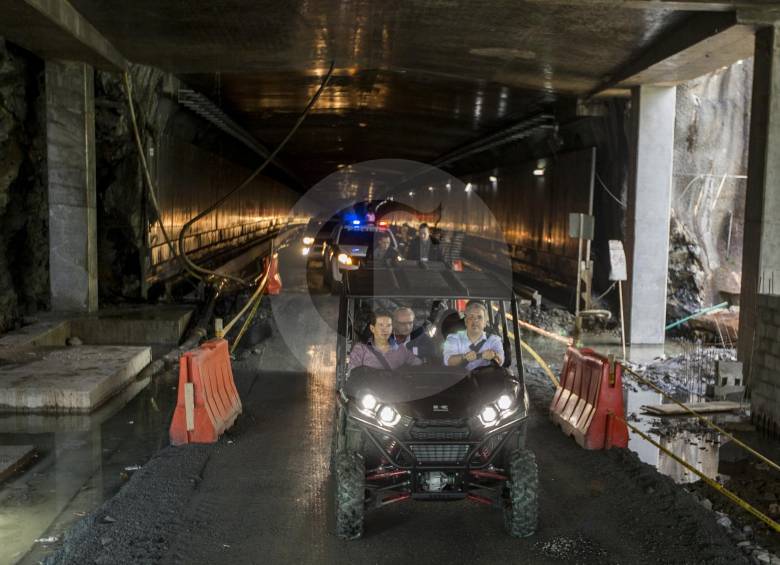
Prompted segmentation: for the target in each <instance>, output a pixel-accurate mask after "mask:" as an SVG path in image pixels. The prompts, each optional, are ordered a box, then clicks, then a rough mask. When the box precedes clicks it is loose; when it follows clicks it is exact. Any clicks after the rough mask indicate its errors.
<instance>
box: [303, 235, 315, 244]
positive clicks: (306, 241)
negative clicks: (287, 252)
mask: <svg viewBox="0 0 780 565" xmlns="http://www.w3.org/2000/svg"><path fill="white" fill-rule="evenodd" d="M312 243H314V238H313V237H309V236H308V235H307V236H306V237H304V238H303V244H304V245H311V244H312Z"/></svg>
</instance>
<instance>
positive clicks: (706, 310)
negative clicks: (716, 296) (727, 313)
mask: <svg viewBox="0 0 780 565" xmlns="http://www.w3.org/2000/svg"><path fill="white" fill-rule="evenodd" d="M728 307H729V303H728V302H721V303H720V304H717V305H716V306H710V307H709V308H703V309H702V310H699V311H698V312H694V313H693V314H691V315H690V316H686V317H685V318H682V319H681V320H677V321H676V322H672V323H671V324H669V325H668V326H666V327H665V328H664V329H665V330H666V331H669V330H671V329H672V328H676V327H677V326H679V325H681V324H684V323H685V322H687V321H688V320H692V319H693V318H698V317H699V316H703V315H704V314H708V313H710V312H714V311H716V310H722V309H723V308H728Z"/></svg>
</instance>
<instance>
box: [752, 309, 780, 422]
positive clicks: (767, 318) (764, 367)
mask: <svg viewBox="0 0 780 565" xmlns="http://www.w3.org/2000/svg"><path fill="white" fill-rule="evenodd" d="M757 314H758V316H757V318H758V319H757V325H756V337H755V342H754V344H753V351H752V353H751V357H752V362H751V363H750V369H749V370H750V372H751V374H750V375H749V376H748V379H747V381H748V382H749V383H750V395H751V396H750V404H751V408H752V417H753V421H754V422H756V423H758V425H759V426H761V427H762V428H765V429H768V430H770V431H772V432H773V433H778V432H780V296H778V295H770V294H759V295H758V312H757Z"/></svg>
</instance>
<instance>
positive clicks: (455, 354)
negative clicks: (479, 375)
mask: <svg viewBox="0 0 780 565" xmlns="http://www.w3.org/2000/svg"><path fill="white" fill-rule="evenodd" d="M465 320H466V331H459V332H456V333H453V334H450V335H448V336H447V340H446V341H445V342H444V364H445V365H447V366H449V367H457V366H458V365H461V364H463V363H464V362H465V363H466V370H468V371H471V370H472V369H476V368H477V367H485V366H487V365H489V364H490V363H492V362H493V361H495V362H496V363H497V364H498V365H502V364H503V363H504V346H503V344H502V343H501V338H499V337H498V336H497V335H487V334H486V333H485V327H487V323H488V312H487V308H486V307H485V305H484V304H483V303H482V302H479V301H478V300H471V301H469V303H468V304H466V318H465Z"/></svg>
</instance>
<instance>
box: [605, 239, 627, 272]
mask: <svg viewBox="0 0 780 565" xmlns="http://www.w3.org/2000/svg"><path fill="white" fill-rule="evenodd" d="M627 278H628V273H627V272H626V252H625V251H624V250H623V242H622V241H620V240H618V239H610V240H609V280H611V281H624V280H626V279H627Z"/></svg>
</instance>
